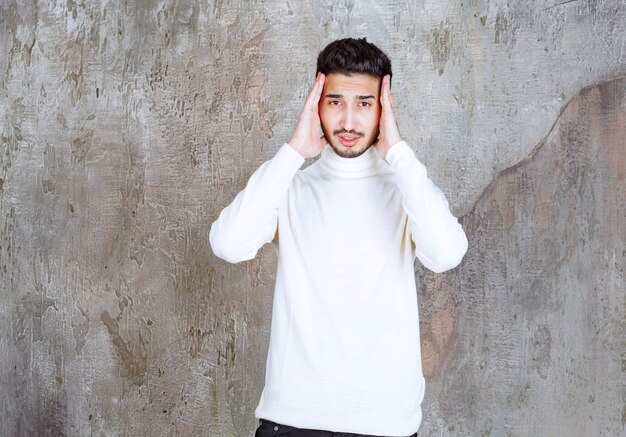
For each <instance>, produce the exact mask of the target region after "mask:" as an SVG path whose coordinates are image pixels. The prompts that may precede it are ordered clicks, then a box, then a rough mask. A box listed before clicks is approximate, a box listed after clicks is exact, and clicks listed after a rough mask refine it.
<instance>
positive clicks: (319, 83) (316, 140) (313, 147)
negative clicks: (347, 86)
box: [287, 73, 327, 158]
mask: <svg viewBox="0 0 626 437" xmlns="http://www.w3.org/2000/svg"><path fill="white" fill-rule="evenodd" d="M325 79H326V76H324V75H323V74H322V73H319V74H318V75H317V79H315V85H313V89H312V90H311V92H310V93H309V97H307V99H306V102H305V103H304V109H302V112H301V113H300V118H299V119H298V123H297V124H296V129H295V130H294V132H293V135H292V136H291V139H290V140H289V142H288V143H287V144H289V145H290V146H291V147H293V148H294V149H296V150H297V151H298V153H300V155H302V156H303V157H304V158H313V157H315V156H317V155H319V154H320V153H321V152H322V150H323V149H324V146H325V145H326V143H327V141H326V138H324V136H322V137H321V138H320V131H321V130H322V125H321V122H320V115H319V109H318V103H319V101H320V97H321V95H322V89H323V88H324V80H325Z"/></svg>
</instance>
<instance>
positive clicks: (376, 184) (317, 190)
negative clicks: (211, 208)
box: [209, 38, 467, 437]
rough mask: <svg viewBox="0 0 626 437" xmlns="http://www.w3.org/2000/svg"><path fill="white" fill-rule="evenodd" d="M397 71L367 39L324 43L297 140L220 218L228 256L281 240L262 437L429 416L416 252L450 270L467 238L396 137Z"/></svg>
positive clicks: (240, 256)
mask: <svg viewBox="0 0 626 437" xmlns="http://www.w3.org/2000/svg"><path fill="white" fill-rule="evenodd" d="M391 74H392V73H391V62H390V61H389V59H388V58H387V56H386V55H385V54H384V53H383V52H382V51H381V50H380V49H378V48H377V47H376V46H375V45H373V44H371V43H369V42H367V41H366V40H365V39H360V40H356V39H351V38H348V39H343V40H339V41H335V42H333V43H331V44H330V45H328V46H327V47H326V48H325V49H324V50H323V51H322V52H321V53H320V54H319V57H318V60H317V79H316V81H315V85H314V86H313V89H312V91H311V93H310V94H309V96H308V98H307V100H306V103H305V105H304V109H303V111H302V113H301V114H300V118H299V120H298V123H297V125H296V128H295V130H294V132H293V135H292V137H291V139H290V140H289V142H288V143H286V144H284V145H283V146H282V147H280V149H279V150H278V152H277V153H276V155H275V156H274V157H273V158H272V159H271V160H269V161H267V162H265V163H264V164H263V165H261V167H259V169H257V170H256V171H255V172H254V174H253V175H252V176H251V177H250V180H249V182H248V185H247V186H246V188H245V189H244V190H243V191H241V192H240V193H239V194H238V195H237V196H236V197H235V199H234V200H233V202H232V203H231V204H230V205H229V206H228V207H226V208H225V209H224V210H223V211H222V213H221V214H220V216H219V218H218V219H217V221H216V222H215V223H214V224H213V225H212V227H211V231H210V236H209V238H210V242H211V247H212V248H213V251H214V253H215V254H216V255H217V256H219V257H220V258H223V259H225V260H226V261H229V262H233V263H236V262H240V261H244V260H248V259H252V258H254V256H255V255H256V253H257V251H258V250H259V248H260V247H261V246H263V245H264V244H265V243H268V242H274V243H275V244H276V245H277V247H278V270H277V273H276V288H275V293H274V304H273V305H274V306H273V313H272V325H271V337H270V345H269V352H268V357H267V368H266V375H265V388H264V389H263V393H262V395H261V400H260V403H259V406H258V408H257V409H256V412H255V416H256V417H257V418H259V419H261V424H260V426H259V428H258V429H257V432H256V436H257V437H259V436H279V435H280V436H283V435H284V436H292V437H293V436H304V435H306V436H331V435H339V434H338V433H342V434H340V435H376V436H408V435H416V434H415V432H416V431H417V429H418V427H419V425H420V422H421V418H422V412H421V406H420V404H421V402H422V398H423V396H424V377H423V375H422V366H421V356H420V343H419V341H420V338H419V322H418V311H417V297H416V287H415V272H414V259H415V257H417V258H418V259H419V260H420V261H421V262H422V263H423V264H424V265H425V266H426V267H427V268H429V269H431V270H433V271H435V272H443V271H445V270H448V269H451V268H453V267H455V266H457V265H458V264H459V263H460V261H461V259H462V258H463V255H464V254H465V251H466V250H467V239H466V237H465V234H464V232H463V229H462V228H461V226H460V225H459V223H458V220H457V219H456V218H455V217H454V216H453V215H452V214H451V213H450V210H449V207H448V202H447V200H446V198H445V197H444V195H443V194H442V192H441V191H440V190H439V189H438V188H437V187H435V186H434V185H433V183H432V182H431V181H430V180H429V179H428V178H427V175H426V168H425V167H424V165H423V164H421V163H420V162H419V161H418V160H417V158H416V156H415V153H414V152H413V150H412V149H411V148H410V147H409V146H408V145H407V144H406V143H405V142H404V141H402V138H401V137H400V134H399V132H398V128H397V126H396V120H395V116H394V113H393V110H392V106H391V105H392V102H393V96H392V95H391V94H390V91H389V87H390V81H391ZM320 131H322V132H323V133H324V135H323V136H322V137H321V138H320ZM318 155H319V159H318V160H317V161H316V162H315V163H313V164H312V165H310V166H309V167H307V168H306V169H305V170H302V171H300V170H299V168H300V167H301V166H302V164H303V162H304V160H305V158H312V157H315V156H318ZM343 433H351V434H343Z"/></svg>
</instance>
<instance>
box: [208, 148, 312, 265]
mask: <svg viewBox="0 0 626 437" xmlns="http://www.w3.org/2000/svg"><path fill="white" fill-rule="evenodd" d="M303 162H304V158H303V157H302V155H300V154H299V153H298V152H297V151H296V150H295V149H293V148H292V147H291V146H289V145H288V144H286V143H285V144H284V145H283V146H282V147H281V148H280V149H279V150H278V152H277V153H276V155H275V156H274V157H273V158H272V159H270V160H269V161H266V162H265V163H263V164H262V165H261V166H260V167H259V168H258V169H257V170H256V171H255V172H254V173H253V174H252V176H250V180H249V181H248V184H247V185H246V188H244V189H243V190H242V191H241V192H239V194H237V196H236V197H235V199H234V200H233V201H232V203H231V204H230V205H228V206H227V207H226V208H224V210H222V212H221V213H220V215H219V217H218V219H217V220H216V221H215V222H214V223H213V225H212V226H211V230H210V232H209V242H210V244H211V248H212V249H213V253H214V254H215V255H216V256H218V257H220V258H222V259H224V260H226V261H228V262H231V263H238V262H241V261H245V260H249V259H252V258H254V257H255V256H256V253H257V252H258V250H259V249H260V248H261V247H262V246H263V245H264V244H265V243H269V242H270V241H272V240H273V239H274V235H275V234H276V226H277V221H278V211H277V207H278V204H279V202H280V199H281V197H282V196H283V195H284V194H285V193H286V192H287V190H288V188H289V184H290V183H291V181H292V179H293V177H294V175H295V174H296V172H297V171H298V169H299V168H300V167H301V166H302V163H303Z"/></svg>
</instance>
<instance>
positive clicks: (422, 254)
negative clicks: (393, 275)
mask: <svg viewBox="0 0 626 437" xmlns="http://www.w3.org/2000/svg"><path fill="white" fill-rule="evenodd" d="M380 103H381V106H382V109H381V115H380V123H379V128H380V135H379V137H378V141H377V142H376V144H374V147H376V150H377V151H378V153H379V154H380V156H381V157H382V158H383V159H385V160H386V161H387V162H388V163H389V165H390V166H391V169H392V170H393V171H394V173H395V174H396V180H397V184H398V188H399V189H400V193H401V195H402V206H403V208H404V210H405V212H406V213H407V215H408V217H409V227H410V229H411V240H412V241H413V243H414V244H415V255H416V256H417V257H418V258H419V260H420V261H421V262H422V264H424V266H426V267H427V268H428V269H430V270H432V271H434V272H437V273H439V272H444V271H446V270H449V269H452V268H454V267H456V266H457V265H458V264H459V263H460V262H461V260H462V259H463V256H464V255H465V252H466V251H467V238H466V236H465V232H463V228H462V227H461V225H460V224H459V222H458V220H457V219H456V218H455V217H454V216H453V215H452V213H451V212H450V208H449V206H448V201H447V200H446V198H445V196H444V195H443V193H442V192H441V190H440V189H439V188H437V187H436V186H435V184H433V182H432V181H431V180H430V179H428V176H427V172H426V167H425V166H424V165H423V164H422V163H421V162H419V161H418V159H417V157H416V156H415V153H414V152H413V150H411V148H410V147H409V146H408V145H407V144H406V143H405V142H404V141H402V138H400V133H399V132H398V127H397V124H396V119H395V116H394V114H393V109H392V107H391V105H392V103H393V96H392V95H391V94H390V92H389V76H385V77H384V78H383V81H382V84H381V93H380Z"/></svg>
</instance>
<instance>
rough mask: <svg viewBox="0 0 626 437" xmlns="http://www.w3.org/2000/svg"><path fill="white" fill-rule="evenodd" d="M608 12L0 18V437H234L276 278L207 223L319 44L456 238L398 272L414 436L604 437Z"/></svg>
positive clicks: (273, 144) (268, 137)
mask: <svg viewBox="0 0 626 437" xmlns="http://www.w3.org/2000/svg"><path fill="white" fill-rule="evenodd" d="M624 23H626V6H625V4H624V2H623V1H621V0H606V1H601V0H598V1H562V0H545V1H536V2H532V1H524V0H520V1H516V0H509V1H506V0H492V1H488V0H470V1H466V2H462V3H461V2H441V1H439V0H430V1H424V2H400V1H390V2H384V5H383V4H382V3H381V2H367V1H347V0H344V1H332V2H331V1H326V2H295V1H291V2H290V1H285V2H274V1H266V2H256V1H205V2H193V1H173V0H169V1H166V0H151V1H145V2H136V3H135V4H134V3H133V2H125V1H109V2H104V1H100V2H99V1H87V2H78V1H73V0H67V1H59V2H56V1H50V2H32V1H31V2H28V1H9V0H2V1H1V2H0V123H1V128H0V129H1V130H0V142H1V150H0V357H1V359H2V365H1V366H0V418H1V420H0V435H3V436H4V435H107V436H108V435H137V436H139V435H211V436H214V435H215V436H236V435H240V436H247V435H250V434H251V433H252V430H253V429H254V427H255V426H256V420H255V419H254V417H253V413H254V409H255V407H256V403H257V401H258V398H259V395H260V391H261V389H262V384H263V377H264V366H265V357H266V353H267V345H268V340H269V326H270V325H269V322H270V316H271V305H272V292H273V281H274V269H275V262H276V254H275V253H274V252H273V250H272V249H270V248H264V249H263V250H262V251H261V252H260V254H259V256H258V257H257V258H256V259H255V260H253V261H250V262H246V263H242V264H239V265H228V264H227V263H225V262H223V261H221V260H219V259H217V258H216V257H215V256H214V255H213V254H212V253H211V250H210V248H209V247H208V243H207V232H208V228H209V225H210V223H211V222H212V221H213V220H214V219H215V218H216V216H217V214H218V213H219V211H220V210H221V208H223V207H224V206H225V205H226V204H227V203H228V202H230V200H232V198H233V196H234V195H235V194H236V192H237V191H239V190H240V189H241V188H242V187H243V186H244V185H245V183H246V181H247V178H248V177H249V175H250V174H251V173H252V172H253V171H254V169H255V168H256V167H257V166H258V165H259V164H260V163H261V162H263V161H264V160H266V159H268V158H270V157H271V156H273V154H274V153H275V151H276V150H277V149H278V148H279V147H280V145H281V144H282V143H283V142H284V141H286V140H287V139H288V138H289V134H290V132H291V130H292V128H293V126H294V124H295V120H296V119H297V116H298V113H299V111H300V108H301V106H302V103H303V101H304V98H305V96H306V94H307V91H308V89H309V87H310V85H311V84H312V81H313V77H314V71H315V66H314V59H315V56H316V55H317V53H318V51H319V50H320V49H321V48H323V46H324V45H325V44H326V43H328V42H329V41H331V40H333V39H335V38H339V37H344V36H367V37H368V39H369V40H370V41H372V42H374V43H376V44H377V45H379V46H380V47H381V48H382V49H383V50H385V51H387V52H388V54H389V55H390V57H391V58H392V61H393V65H394V81H393V89H394V91H395V92H396V93H397V95H398V98H397V103H396V110H397V115H398V120H399V126H400V129H401V131H402V133H403V135H404V137H405V138H406V139H407V141H408V142H409V143H410V144H411V145H412V146H413V148H414V149H415V150H416V152H417V155H418V156H419V157H420V159H421V160H422V161H423V162H425V163H426V165H427V166H428V168H429V173H430V176H431V177H432V178H433V179H434V180H435V181H436V182H437V183H438V185H440V186H441V187H442V189H443V190H444V192H445V193H446V194H447V196H448V198H449V200H450V204H451V206H452V209H453V211H454V213H455V214H457V215H458V216H460V217H462V221H463V225H464V227H465V229H466V231H467V233H468V237H469V240H470V249H469V251H468V254H467V256H466V259H465V260H464V262H463V263H462V264H461V266H459V267H458V268H457V269H455V270H453V271H451V272H448V273H445V274H442V275H435V274H431V273H429V272H427V271H426V270H425V269H423V268H422V267H421V266H419V265H418V266H416V280H417V281H418V294H419V296H418V298H419V301H420V314H421V321H420V326H421V332H422V337H423V355H424V356H423V360H424V369H425V372H426V376H427V380H428V388H427V396H426V399H425V402H424V412H425V418H424V422H423V426H422V434H423V435H442V436H447V435H493V436H501V435H573V436H574V435H577V436H587V435H620V434H623V433H624V432H626V431H625V430H626V428H625V426H626V298H625V296H624V291H625V290H626V277H625V269H626V252H625V251H624V248H625V247H626V227H625V226H624V221H625V220H626V188H625V187H626V158H625V156H626V144H625V141H626V140H625V138H626V101H625V97H624V96H625V87H626V83H625V79H624V77H623V74H625V73H626V56H625V55H624V35H625V33H626V32H625V31H626V25H625V24H624Z"/></svg>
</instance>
